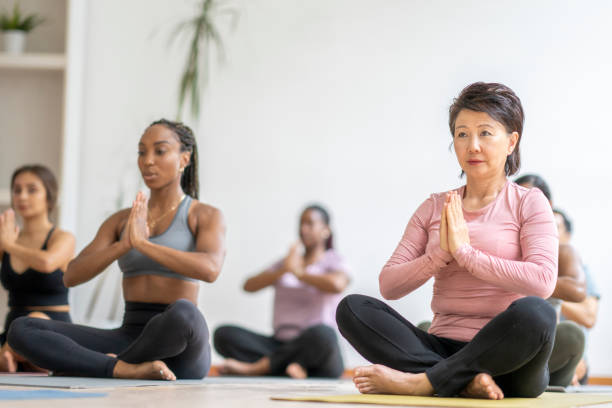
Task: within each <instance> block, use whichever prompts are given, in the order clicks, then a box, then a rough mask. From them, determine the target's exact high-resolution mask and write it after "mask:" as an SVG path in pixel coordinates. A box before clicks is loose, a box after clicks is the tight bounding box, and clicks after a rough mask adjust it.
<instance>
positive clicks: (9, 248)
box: [2, 241, 15, 254]
mask: <svg viewBox="0 0 612 408" xmlns="http://www.w3.org/2000/svg"><path fill="white" fill-rule="evenodd" d="M2 247H3V248H4V250H5V251H6V252H8V253H9V254H10V253H12V252H13V251H14V250H15V241H13V242H3V243H2Z"/></svg>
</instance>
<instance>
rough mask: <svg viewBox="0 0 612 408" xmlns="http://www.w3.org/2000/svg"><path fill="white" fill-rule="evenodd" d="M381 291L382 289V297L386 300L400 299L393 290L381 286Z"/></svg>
mask: <svg viewBox="0 0 612 408" xmlns="http://www.w3.org/2000/svg"><path fill="white" fill-rule="evenodd" d="M379 289H380V295H381V296H382V297H383V298H384V299H385V300H397V299H399V298H400V296H398V295H397V293H394V291H393V289H392V288H386V287H384V286H383V285H380V286H379Z"/></svg>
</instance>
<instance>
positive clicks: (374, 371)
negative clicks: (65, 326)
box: [336, 82, 558, 399]
mask: <svg viewBox="0 0 612 408" xmlns="http://www.w3.org/2000/svg"><path fill="white" fill-rule="evenodd" d="M523 122H524V114H523V107H522V105H521V101H520V99H519V98H518V97H517V96H516V95H515V93H514V92H513V91H512V90H511V89H509V88H508V87H506V86H504V85H501V84H496V83H483V82H478V83H474V84H472V85H469V86H468V87H466V88H465V89H463V91H462V92H461V94H460V95H459V96H458V97H457V98H456V99H455V100H454V101H453V104H452V105H451V107H450V112H449V126H450V131H451V135H452V139H453V147H454V150H455V154H456V157H457V161H458V162H459V166H460V167H461V169H462V172H461V174H462V176H463V175H465V176H466V179H467V180H466V184H465V185H464V186H462V187H460V188H457V189H455V190H452V191H449V192H445V193H437V194H432V195H431V196H430V197H429V198H428V199H427V200H425V201H424V202H423V203H422V204H421V205H420V207H419V208H418V209H417V210H416V212H415V213H414V215H413V216H412V218H411V219H410V222H409V223H408V225H407V227H406V230H405V232H404V236H403V237H402V239H401V241H400V243H399V245H398V246H397V248H396V250H395V252H394V253H393V255H392V256H391V258H390V259H389V261H388V262H387V264H386V265H385V266H384V267H383V269H382V271H381V273H380V276H379V283H380V292H381V294H382V296H383V297H384V298H385V299H399V298H401V297H404V296H406V295H408V294H409V293H411V292H412V291H413V290H415V289H417V288H418V287H419V286H421V285H422V284H423V283H425V282H426V281H427V280H429V279H431V278H433V279H434V286H433V299H432V302H431V307H432V311H433V313H434V318H433V322H432V325H431V327H430V329H429V330H428V331H427V332H425V331H423V330H420V329H418V328H416V327H415V326H414V325H413V324H412V323H410V322H408V321H407V320H406V319H404V318H403V317H402V316H401V315H400V314H399V313H397V312H396V311H395V310H393V309H392V308H390V307H389V306H388V305H387V304H385V303H384V302H381V301H380V300H378V299H374V298H371V297H367V296H362V295H350V296H347V297H346V298H344V299H343V300H342V302H341V303H340V305H339V306H338V310H337V314H336V319H337V322H338V328H339V329H340V332H341V333H342V335H343V336H344V337H346V338H347V340H348V341H349V342H350V343H351V344H352V345H353V346H354V347H355V349H357V351H359V352H360V353H361V354H362V355H363V356H364V357H365V358H366V359H368V360H369V361H371V362H372V363H375V364H374V365H372V366H367V367H359V368H357V369H356V370H355V376H354V379H353V381H354V383H355V385H356V386H357V388H358V389H359V391H360V392H362V393H387V394H389V393H392V394H406V395H438V396H444V397H448V396H455V395H463V396H467V397H476V398H488V399H502V398H503V397H504V396H512V397H537V396H538V395H540V394H541V393H542V392H543V391H544V389H545V388H546V386H547V385H548V379H549V373H548V368H547V363H548V359H549V357H550V353H551V350H552V346H553V342H554V334H555V320H556V319H555V312H554V310H553V308H552V307H551V306H550V305H549V304H548V303H547V302H546V301H545V300H544V298H547V297H549V296H550V295H551V293H552V292H553V290H554V288H555V282H556V277H557V259H558V256H557V255H558V238H557V231H556V227H555V223H554V218H553V214H552V211H551V208H550V205H549V204H548V201H547V200H546V198H545V197H544V195H543V194H542V192H540V191H539V190H537V189H532V190H529V189H526V188H523V187H520V186H518V185H517V184H515V183H512V182H511V181H509V180H508V178H507V177H508V176H510V175H513V174H514V173H516V172H517V171H518V168H519V166H520V152H519V145H520V142H521V139H522V133H523Z"/></svg>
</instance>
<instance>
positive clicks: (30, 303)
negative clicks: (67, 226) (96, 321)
mask: <svg viewBox="0 0 612 408" xmlns="http://www.w3.org/2000/svg"><path fill="white" fill-rule="evenodd" d="M56 199H57V182H56V180H55V177H54V176H53V173H52V172H51V171H50V170H49V169H48V168H46V167H45V166H41V165H28V166H23V167H20V168H18V169H17V170H15V171H14V172H13V175H12V177H11V202H12V207H13V208H14V210H13V209H10V210H7V211H5V212H4V213H2V215H0V257H1V259H2V265H1V266H0V280H1V281H2V286H3V287H4V289H6V290H7V291H8V298H9V299H8V306H9V312H8V314H7V315H6V320H5V323H4V332H3V333H2V334H0V342H1V343H2V348H1V349H0V371H10V372H14V371H17V369H18V364H17V363H18V362H22V363H24V364H23V367H22V368H23V369H32V368H33V367H31V366H29V365H28V364H27V363H26V362H25V361H24V360H23V359H22V358H21V357H20V356H18V355H17V354H16V353H14V351H13V350H12V349H11V348H10V347H9V345H8V344H7V343H6V333H7V332H8V329H9V326H10V325H11V323H12V322H13V321H14V320H15V319H17V318H18V317H21V316H31V317H37V318H40V319H52V320H61V321H65V322H69V321H70V314H69V311H70V309H69V306H68V289H67V288H66V287H65V286H64V282H63V275H64V271H65V270H66V267H67V266H68V262H69V261H70V260H71V259H72V257H73V256H74V236H73V235H72V234H71V233H69V232H67V231H62V230H60V229H58V228H56V227H54V226H53V224H51V222H50V221H49V212H50V211H51V210H52V209H53V207H54V206H55V202H56ZM15 213H16V214H17V215H18V216H19V217H20V218H21V219H22V224H23V228H22V229H19V228H18V227H17V224H16V220H15Z"/></svg>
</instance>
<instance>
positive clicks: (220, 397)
mask: <svg viewBox="0 0 612 408" xmlns="http://www.w3.org/2000/svg"><path fill="white" fill-rule="evenodd" d="M0 389H12V390H15V389H22V390H23V389H28V390H32V389H34V388H16V387H5V386H0ZM63 391H68V390H63ZM70 392H73V393H76V392H91V393H106V394H107V395H106V396H105V397H99V398H86V399H85V398H75V399H48V400H26V401H0V407H11V408H13V407H15V408H22V407H23V408H26V407H27V408H33V407H36V408H40V407H44V408H71V407H79V408H80V407H87V408H97V407H120V408H122V407H155V408H157V407H173V408H183V407H184V408H187V407H202V408H217V407H222V408H260V407H272V408H290V407H291V408H314V407H316V408H347V407H351V406H352V407H359V408H361V407H365V405H352V404H350V405H349V404H321V403H311V402H286V401H272V400H270V397H271V396H305V395H333V394H351V393H356V392H357V391H356V390H355V388H354V387H353V384H352V382H351V381H350V380H346V379H344V380H290V379H282V378H261V377H259V378H231V377H224V378H222V379H216V378H211V379H210V382H209V383H206V384H202V385H181V386H178V385H175V386H172V385H169V386H156V387H138V388H114V389H103V388H93V389H87V390H78V391H77V390H71V391H70ZM591 407H593V405H591ZM597 407H608V408H610V407H612V404H607V405H597Z"/></svg>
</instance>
